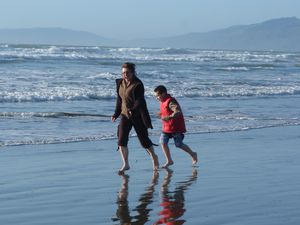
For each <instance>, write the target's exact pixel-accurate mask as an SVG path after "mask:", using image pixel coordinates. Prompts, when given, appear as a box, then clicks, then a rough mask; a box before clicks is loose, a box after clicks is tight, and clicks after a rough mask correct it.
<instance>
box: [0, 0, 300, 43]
mask: <svg viewBox="0 0 300 225" xmlns="http://www.w3.org/2000/svg"><path fill="white" fill-rule="evenodd" d="M292 16H295V17H298V18H300V1H299V0H0V29H1V28H35V27H60V28H67V29H72V30H80V31H87V32H92V33H95V34H98V35H100V36H102V37H108V38H117V39H124V40H126V39H127V40H129V39H134V38H156V37H168V36H175V35H181V34H186V33H191V32H207V31H212V30H216V29H222V28H227V27H230V26H233V25H248V24H254V23H260V22H263V21H265V20H269V19H274V18H281V17H292Z"/></svg>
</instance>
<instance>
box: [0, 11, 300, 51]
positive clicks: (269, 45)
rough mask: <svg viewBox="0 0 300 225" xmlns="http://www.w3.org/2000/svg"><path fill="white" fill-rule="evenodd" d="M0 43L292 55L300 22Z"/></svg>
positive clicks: (26, 32) (53, 32)
mask: <svg viewBox="0 0 300 225" xmlns="http://www.w3.org/2000/svg"><path fill="white" fill-rule="evenodd" d="M0 43H6V44H50V45H51V44H53V45H91V46H94V45H97V46H116V47H151V48H162V47H163V48H168V47H169V48H196V49H211V50H216V49H219V50H258V51H261V50H262V51H270V50H273V51H292V52H295V51H300V19H298V18H297V17H284V18H275V19H271V20H266V21H263V22H261V23H254V24H250V25H234V26H230V27H228V28H223V29H218V30H213V31H209V32H191V33H187V34H184V35H177V36H170V37H163V38H144V39H132V40H127V41H125V40H117V39H111V38H106V37H104V36H99V35H97V34H94V33H90V32H85V31H76V30H71V29H64V28H59V27H53V28H23V29H0Z"/></svg>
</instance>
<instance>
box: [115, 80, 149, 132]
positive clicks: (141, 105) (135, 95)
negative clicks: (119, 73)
mask: <svg viewBox="0 0 300 225" xmlns="http://www.w3.org/2000/svg"><path fill="white" fill-rule="evenodd" d="M122 81H123V79H116V87H117V100H116V108H115V114H114V117H115V118H118V117H119V116H120V114H121V110H122V109H121V107H122V98H121V97H120V95H119V88H120V85H121V83H122ZM133 82H136V85H135V87H134V88H133V90H132V93H131V95H130V96H129V98H130V99H129V102H134V104H133V105H130V106H128V105H127V108H128V110H130V111H131V113H132V116H131V118H130V119H132V121H134V120H135V119H136V118H137V117H141V118H142V121H143V123H144V125H145V126H146V127H147V128H151V129H152V128H153V127H152V123H151V118H150V115H149V111H148V109H147V104H146V100H145V96H144V93H145V89H144V85H143V83H142V81H141V80H140V79H139V78H137V77H136V76H134V77H133Z"/></svg>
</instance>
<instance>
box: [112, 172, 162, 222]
mask: <svg viewBox="0 0 300 225" xmlns="http://www.w3.org/2000/svg"><path fill="white" fill-rule="evenodd" d="M158 176H159V174H158V172H157V171H154V173H153V176H152V179H151V182H150V184H149V186H148V187H147V188H146V189H145V193H144V194H142V195H141V197H140V198H139V203H140V204H139V205H137V206H136V207H135V209H134V210H133V211H136V212H137V215H136V216H131V215H130V209H129V207H128V200H127V199H128V182H129V176H128V175H126V174H122V175H120V177H121V178H122V183H121V189H120V191H119V194H118V199H117V204H118V208H117V212H116V216H117V218H113V219H112V220H113V221H119V222H120V223H119V224H122V225H127V224H128V225H129V224H139V225H140V224H141V225H142V224H145V223H146V222H147V221H149V212H150V211H151V209H148V205H149V204H150V203H152V201H153V200H152V199H153V193H154V191H155V189H154V188H155V185H157V183H158Z"/></svg>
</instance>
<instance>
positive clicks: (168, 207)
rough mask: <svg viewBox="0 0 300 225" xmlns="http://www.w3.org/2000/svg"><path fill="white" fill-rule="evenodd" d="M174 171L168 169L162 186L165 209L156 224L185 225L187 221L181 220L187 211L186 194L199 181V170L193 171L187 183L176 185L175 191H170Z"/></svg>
mask: <svg viewBox="0 0 300 225" xmlns="http://www.w3.org/2000/svg"><path fill="white" fill-rule="evenodd" d="M172 174H173V171H172V170H170V169H166V176H165V177H164V180H163V182H162V185H161V194H162V202H161V204H160V205H161V206H162V207H163V209H162V210H161V211H160V213H159V214H160V216H161V218H160V219H159V220H158V221H156V222H155V223H154V224H167V225H180V224H184V223H185V220H183V219H180V217H182V216H183V214H184V212H185V211H186V209H185V208H184V192H185V191H186V190H187V189H188V187H189V186H190V185H192V184H193V183H194V182H195V180H196V179H197V170H196V169H193V172H192V175H191V176H189V177H188V179H187V180H186V181H183V182H178V183H176V188H175V191H173V192H171V191H170V190H169V184H170V182H171V177H172Z"/></svg>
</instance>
